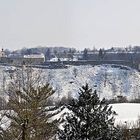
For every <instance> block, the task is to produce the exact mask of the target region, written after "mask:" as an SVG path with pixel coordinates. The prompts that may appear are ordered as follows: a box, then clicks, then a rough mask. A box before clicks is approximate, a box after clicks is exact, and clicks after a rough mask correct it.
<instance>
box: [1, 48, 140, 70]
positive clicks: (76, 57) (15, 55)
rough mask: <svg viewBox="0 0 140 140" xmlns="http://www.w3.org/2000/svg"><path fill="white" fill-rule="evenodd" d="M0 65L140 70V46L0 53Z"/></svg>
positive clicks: (25, 49)
mask: <svg viewBox="0 0 140 140" xmlns="http://www.w3.org/2000/svg"><path fill="white" fill-rule="evenodd" d="M0 63H1V65H14V66H22V65H28V64H31V65H33V66H36V67H42V68H66V65H88V64H89V65H90V64H91V65H99V64H118V65H126V66H129V67H133V68H136V69H138V70H140V46H133V47H132V46H129V47H126V48H115V47H112V48H110V49H102V48H100V49H96V48H93V49H88V48H85V49H83V50H82V51H79V50H76V49H75V48H66V47H35V48H23V49H20V50H16V51H9V50H8V49H4V48H2V49H1V51H0Z"/></svg>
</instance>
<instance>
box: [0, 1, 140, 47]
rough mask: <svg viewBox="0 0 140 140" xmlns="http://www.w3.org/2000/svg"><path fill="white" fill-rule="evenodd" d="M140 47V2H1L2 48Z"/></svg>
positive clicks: (0, 28) (0, 38) (0, 32)
mask: <svg viewBox="0 0 140 140" xmlns="http://www.w3.org/2000/svg"><path fill="white" fill-rule="evenodd" d="M130 44H131V45H140V0H0V48H2V47H4V48H8V49H19V48H23V47H35V46H65V47H75V48H79V49H83V48H91V49H92V48H93V47H94V46H95V47H97V48H103V47H104V48H109V47H112V46H118V47H126V46H128V45H130Z"/></svg>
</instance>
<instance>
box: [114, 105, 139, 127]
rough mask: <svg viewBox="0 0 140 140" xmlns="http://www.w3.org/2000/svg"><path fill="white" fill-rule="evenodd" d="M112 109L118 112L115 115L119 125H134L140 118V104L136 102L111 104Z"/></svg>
mask: <svg viewBox="0 0 140 140" xmlns="http://www.w3.org/2000/svg"><path fill="white" fill-rule="evenodd" d="M111 106H112V110H114V111H116V113H117V114H118V115H117V116H115V123H116V124H119V125H127V126H128V127H133V125H137V123H138V119H140V118H139V117H140V104H135V103H119V104H111Z"/></svg>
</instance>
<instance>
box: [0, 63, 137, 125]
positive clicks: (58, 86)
mask: <svg viewBox="0 0 140 140" xmlns="http://www.w3.org/2000/svg"><path fill="white" fill-rule="evenodd" d="M5 70H6V67H0V74H1V81H0V84H1V87H3V84H6V83H7V82H8V81H10V74H9V72H6V71H5ZM34 70H35V71H40V70H39V69H34ZM40 74H41V77H42V79H43V81H44V82H49V83H50V84H51V85H52V86H53V88H54V89H55V91H56V92H55V93H54V95H52V98H53V99H54V100H60V99H61V98H62V97H66V98H68V96H71V97H74V98H77V97H78V92H79V88H80V87H81V86H82V85H84V84H85V83H88V84H89V86H90V87H91V88H92V89H93V90H97V93H98V95H99V97H100V98H103V97H105V98H106V99H112V98H115V97H117V96H125V97H126V98H127V99H128V100H130V99H134V98H137V97H139V96H140V95H139V94H140V85H139V81H140V73H139V72H138V71H137V70H135V69H132V68H129V67H126V66H119V65H99V66H94V67H93V66H68V68H67V69H42V70H41V73H40ZM1 90H2V89H1ZM1 96H2V97H3V96H4V97H6V96H5V95H1ZM112 106H113V110H115V111H116V112H117V114H118V115H117V116H116V124H121V123H122V124H125V123H126V122H127V123H134V122H135V121H137V119H138V116H139V115H140V104H130V103H125V104H112ZM64 112H65V111H63V113H64ZM63 113H60V114H59V115H57V116H56V118H58V117H60V116H61V115H62V114H63Z"/></svg>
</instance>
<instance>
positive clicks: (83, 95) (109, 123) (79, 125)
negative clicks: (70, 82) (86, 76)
mask: <svg viewBox="0 0 140 140" xmlns="http://www.w3.org/2000/svg"><path fill="white" fill-rule="evenodd" d="M67 107H68V109H69V110H70V111H72V113H69V114H68V115H67V117H66V123H65V124H64V129H63V130H59V131H58V137H59V139H60V140H120V133H119V129H117V128H116V127H115V126H114V115H116V113H115V112H114V111H112V108H111V107H109V106H108V104H107V103H106V102H105V99H103V100H100V99H99V97H98V95H97V93H96V91H95V92H94V93H93V92H92V89H89V86H88V84H86V86H83V87H82V89H80V92H79V99H74V100H73V101H72V102H71V103H70V104H69V105H68V106H67Z"/></svg>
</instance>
